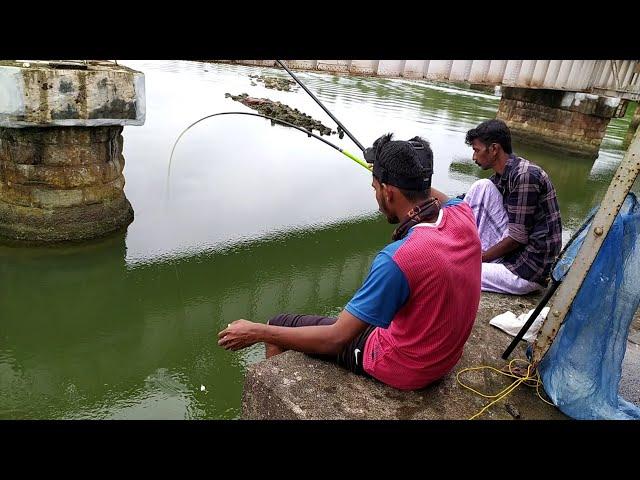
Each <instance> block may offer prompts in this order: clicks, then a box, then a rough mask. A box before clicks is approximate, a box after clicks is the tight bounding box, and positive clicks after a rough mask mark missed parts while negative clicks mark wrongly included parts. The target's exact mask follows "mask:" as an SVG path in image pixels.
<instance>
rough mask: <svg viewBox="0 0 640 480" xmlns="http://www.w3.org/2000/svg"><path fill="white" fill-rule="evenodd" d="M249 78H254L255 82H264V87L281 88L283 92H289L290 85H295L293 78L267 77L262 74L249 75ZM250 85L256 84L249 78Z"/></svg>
mask: <svg viewBox="0 0 640 480" xmlns="http://www.w3.org/2000/svg"><path fill="white" fill-rule="evenodd" d="M249 78H254V79H255V81H257V82H262V83H264V86H265V87H266V88H271V89H273V90H281V91H284V92H290V91H291V87H295V86H296V82H294V81H293V80H289V79H288V78H278V77H267V76H264V77H263V76H262V75H249ZM251 85H256V83H255V82H254V81H253V80H251Z"/></svg>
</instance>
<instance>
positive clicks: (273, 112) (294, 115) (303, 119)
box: [224, 93, 343, 138]
mask: <svg viewBox="0 0 640 480" xmlns="http://www.w3.org/2000/svg"><path fill="white" fill-rule="evenodd" d="M224 96H225V97H226V98H231V99H232V100H235V101H236V102H240V103H242V104H243V105H246V106H247V107H249V108H252V109H253V110H257V111H258V112H260V113H261V114H262V115H266V116H268V117H273V118H276V119H278V120H282V121H285V122H289V123H292V124H294V125H297V126H299V127H302V128H304V129H306V130H308V131H310V132H313V130H317V131H318V132H319V133H320V135H331V134H332V133H333V134H335V133H336V132H334V131H332V130H331V129H330V128H329V127H327V126H325V125H323V124H322V123H320V122H319V121H317V120H314V119H313V118H311V117H310V116H309V115H307V114H304V113H302V112H301V111H300V110H298V109H297V108H291V107H290V106H288V105H285V104H284V103H280V102H274V101H273V100H269V99H268V98H255V97H250V96H249V95H248V94H246V93H241V94H240V95H231V94H230V93H225V94H224ZM272 123H273V122H272ZM340 133H341V134H342V135H343V132H340ZM342 135H340V138H342Z"/></svg>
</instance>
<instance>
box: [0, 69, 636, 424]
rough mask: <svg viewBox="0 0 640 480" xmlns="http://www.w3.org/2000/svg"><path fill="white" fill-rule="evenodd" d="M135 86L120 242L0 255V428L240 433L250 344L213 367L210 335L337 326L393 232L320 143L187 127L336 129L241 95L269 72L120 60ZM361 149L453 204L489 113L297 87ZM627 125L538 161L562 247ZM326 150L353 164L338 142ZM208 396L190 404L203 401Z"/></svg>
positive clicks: (463, 105)
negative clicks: (401, 162) (376, 145)
mask: <svg viewBox="0 0 640 480" xmlns="http://www.w3.org/2000/svg"><path fill="white" fill-rule="evenodd" d="M126 64H127V65H128V66H131V67H133V68H136V69H138V70H141V71H143V72H144V73H145V76H146V108H147V121H146V123H145V125H144V126H142V127H126V128H125V131H124V139H125V141H124V155H125V158H126V162H127V163H126V166H125V177H126V180H127V184H126V187H125V191H126V193H127V196H128V198H129V200H130V201H131V203H132V205H133V208H134V210H135V215H136V217H135V221H134V222H133V223H132V224H131V225H130V226H129V228H128V229H127V231H126V232H123V233H121V234H118V235H115V236H112V237H110V238H107V239H103V240H99V241H95V242H91V243H90V244H86V245H82V246H58V247H48V248H16V247H0V283H1V285H2V287H3V288H2V289H1V290H0V418H4V419H14V418H48V419H57V418H108V419H114V418H115V419H119V418H129V419H147V418H149V419H150V418H154V419H157V418H159V419H182V418H207V419H216V418H237V417H238V416H239V414H240V397H241V392H242V383H243V380H244V372H245V369H246V367H247V365H249V364H251V363H253V362H256V361H258V360H260V359H261V358H263V355H264V348H263V347H262V345H255V346H253V347H251V348H249V349H247V350H244V351H241V352H226V351H224V350H222V349H220V348H219V347H217V345H216V333H217V332H218V331H219V330H220V329H222V328H223V327H224V326H225V325H226V324H227V323H229V322H230V321H232V320H235V319H237V318H248V319H254V320H259V321H266V320H267V319H268V318H269V317H270V316H273V315H275V314H277V313H281V312H300V313H318V314H327V315H332V314H333V315H334V314H337V313H338V312H340V310H341V309H342V307H343V306H344V304H345V303H346V302H347V301H348V300H349V298H350V297H351V295H352V293H353V292H354V291H355V289H357V288H358V286H359V285H360V283H361V281H362V279H363V278H364V276H365V275H366V273H367V271H368V267H369V264H370V262H371V260H372V259H373V257H374V255H375V254H376V252H377V251H378V250H379V249H380V248H382V246H384V244H385V243H386V242H388V241H389V237H390V233H391V230H392V227H391V226H390V225H388V224H387V223H386V222H385V221H384V220H383V219H382V218H380V216H379V215H378V214H377V205H376V203H375V199H374V196H373V190H372V189H371V186H370V174H369V173H368V172H366V171H365V170H364V169H363V168H362V167H360V166H358V165H356V164H355V163H353V162H351V161H350V160H348V159H347V158H346V157H344V156H342V155H340V154H339V153H337V152H335V151H333V150H332V149H330V148H328V147H327V146H325V145H323V144H322V143H320V142H317V141H316V140H313V139H309V138H308V137H306V136H305V135H303V134H300V133H298V132H294V131H292V130H289V129H286V128H284V127H280V126H271V125H270V124H269V122H268V121H265V120H262V119H257V118H251V117H224V119H221V118H220V117H218V119H212V120H209V121H205V122H202V124H199V125H198V126H196V127H194V128H193V129H192V130H191V131H189V132H188V133H187V134H186V135H185V136H184V137H183V139H182V140H181V142H180V143H179V144H178V147H177V148H176V153H175V157H174V160H173V164H172V166H171V174H170V177H169V178H168V180H167V168H168V157H169V153H170V151H171V147H172V145H173V142H174V141H175V139H176V137H177V136H178V134H179V133H180V132H181V131H182V130H183V129H184V128H185V127H186V126H187V125H189V124H190V123H192V122H194V121H195V120H197V119H198V118H200V117H202V116H204V115H207V114H211V113H215V112H219V111H225V110H237V111H249V110H248V109H247V108H246V107H244V106H242V105H240V104H238V103H236V102H233V101H232V100H230V99H226V98H225V97H224V94H225V93H227V92H228V93H232V94H238V93H243V92H247V93H249V94H250V95H252V96H257V97H269V98H271V99H274V100H280V101H283V102H285V103H287V104H289V105H291V106H293V107H296V108H299V109H300V110H302V111H304V112H306V113H309V114H311V115H312V116H314V117H315V118H318V119H320V120H322V121H323V123H325V124H327V125H331V126H333V124H332V123H331V120H330V119H328V118H327V117H326V116H325V115H324V114H323V112H322V111H321V110H320V108H319V107H318V106H317V105H315V104H314V103H313V101H312V100H311V99H310V98H309V97H308V96H307V95H306V94H305V93H304V92H303V91H301V90H299V91H297V92H291V93H289V92H278V91H272V90H267V89H265V88H264V87H263V86H262V85H261V84H259V85H257V86H251V85H250V79H249V78H248V75H249V74H256V73H257V74H271V75H277V76H284V75H283V72H281V71H277V70H272V69H262V68H250V67H238V66H230V65H207V64H200V63H196V62H175V61H174V62H126ZM299 76H300V77H301V78H302V79H303V81H304V82H305V84H307V85H308V87H309V88H310V89H311V90H312V91H313V92H314V93H315V94H316V95H317V96H318V97H319V98H320V99H321V100H322V101H323V103H325V104H326V105H327V107H328V108H329V109H330V110H331V111H332V112H333V113H334V115H336V116H337V117H338V118H339V119H340V120H341V121H342V122H343V123H344V124H345V125H346V126H347V128H348V129H349V130H350V131H351V132H352V133H353V134H354V135H355V136H356V137H357V138H358V139H359V140H360V141H361V142H362V143H363V144H370V143H371V142H372V141H373V140H374V139H375V138H377V137H378V136H379V135H380V134H382V133H385V132H388V131H393V132H396V134H397V137H398V138H409V137H411V136H413V135H416V134H417V135H422V136H424V137H425V138H427V139H428V140H429V141H430V142H431V144H432V148H433V150H434V154H435V175H434V180H433V183H434V186H436V187H437V188H439V189H441V190H443V191H445V192H446V193H449V194H452V195H453V194H459V193H462V192H464V191H465V190H466V188H468V186H469V185H470V184H471V183H472V182H473V181H475V180H476V179H478V178H481V177H486V176H488V172H480V171H479V169H478V168H477V167H476V166H475V165H474V164H473V162H472V161H471V158H470V157H471V150H470V149H469V148H468V147H467V146H466V145H464V141H463V140H464V134H465V132H466V130H467V129H469V128H471V127H473V126H475V124H477V123H479V122H480V121H482V120H484V119H486V118H492V117H494V115H495V111H496V110H497V106H498V101H499V98H498V97H496V96H493V95H490V94H485V93H480V92H478V91H468V90H464V89H462V88H458V87H453V86H451V85H435V86H425V85H424V84H418V83H416V82H410V81H402V80H384V79H362V78H350V77H341V76H334V75H325V74H319V73H300V74H299ZM630 113H631V112H629V113H628V115H627V117H626V118H624V119H616V120H613V121H612V122H611V124H610V127H609V130H608V132H607V137H606V138H605V141H604V142H603V145H602V149H601V152H600V156H599V158H598V159H597V160H595V161H587V160H584V159H577V158H572V157H566V156H563V155H558V154H555V153H550V152H547V151H545V150H544V149H543V148H540V147H526V146H523V145H518V144H516V145H515V148H516V153H518V154H519V155H522V156H525V157H527V158H529V159H531V160H533V161H535V162H537V163H538V164H540V165H541V166H543V167H544V168H545V169H546V170H547V172H548V173H549V175H550V176H551V179H552V181H553V182H554V184H555V186H556V188H557V191H558V197H559V201H560V205H561V211H562V216H563V221H564V222H563V223H564V226H565V227H566V231H565V233H564V237H565V240H566V239H567V238H568V237H569V235H570V233H571V231H572V230H573V229H575V228H576V227H577V226H578V225H579V224H580V223H581V219H582V218H583V217H584V216H585V215H586V213H587V212H588V211H589V210H590V208H591V207H592V206H593V205H595V204H596V203H597V202H598V201H599V200H600V199H601V198H602V196H603V195H604V192H605V190H606V188H607V186H608V182H609V180H610V178H611V176H612V174H613V171H614V170H615V168H616V166H617V164H618V163H619V162H620V160H621V158H622V154H623V152H622V151H621V144H622V139H623V138H624V135H625V132H626V127H627V125H628V122H629V118H630ZM331 140H332V141H333V142H335V143H337V144H339V145H341V146H343V147H344V148H347V149H348V150H350V151H352V152H354V153H357V152H358V149H357V147H355V146H354V145H353V144H352V143H351V142H350V140H349V139H348V138H347V137H346V136H345V138H344V139H343V140H340V139H338V138H337V136H332V137H331ZM203 386H204V390H202V387H203Z"/></svg>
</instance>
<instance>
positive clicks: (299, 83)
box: [276, 60, 365, 152]
mask: <svg viewBox="0 0 640 480" xmlns="http://www.w3.org/2000/svg"><path fill="white" fill-rule="evenodd" d="M276 62H278V64H279V65H280V66H281V67H282V68H284V69H285V70H286V71H287V73H288V74H289V75H291V77H292V78H293V79H294V80H295V81H296V82H297V83H298V85H300V86H301V87H302V88H303V89H304V91H305V92H307V93H308V94H309V95H310V96H311V98H313V99H314V100H315V101H316V103H317V104H318V105H320V107H321V108H322V109H323V110H324V111H325V112H326V113H327V115H329V116H330V117H331V119H332V120H333V121H334V122H336V123H337V124H338V126H339V127H340V129H341V130H343V131H344V133H346V134H347V135H348V136H349V138H350V139H351V140H353V143H355V144H356V145H357V146H358V148H359V149H360V150H362V151H363V152H364V150H365V149H364V147H363V146H362V144H361V143H360V142H359V141H358V140H356V137H354V136H353V135H351V132H350V131H349V130H347V129H346V128H345V126H344V125H343V124H342V123H340V120H338V119H337V118H336V117H334V116H333V114H332V113H331V112H330V111H329V109H328V108H327V107H325V106H324V105H323V104H322V102H321V101H320V100H318V99H317V98H316V96H315V95H314V94H313V93H311V91H310V90H309V89H308V88H307V87H305V85H304V84H303V83H302V82H301V81H300V80H299V79H298V77H296V76H295V75H294V74H293V72H292V71H291V70H289V69H288V68H287V67H286V66H285V64H284V63H282V62H281V61H280V60H276Z"/></svg>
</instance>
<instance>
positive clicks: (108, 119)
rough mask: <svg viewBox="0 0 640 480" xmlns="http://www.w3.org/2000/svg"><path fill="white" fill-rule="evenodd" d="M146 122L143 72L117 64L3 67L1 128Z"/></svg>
mask: <svg viewBox="0 0 640 480" xmlns="http://www.w3.org/2000/svg"><path fill="white" fill-rule="evenodd" d="M144 121H145V91H144V74H143V73H141V72H138V71H136V70H132V69H130V68H127V67H123V66H121V65H115V64H114V63H111V62H96V61H90V62H88V63H84V62H79V61H76V62H58V63H52V62H48V61H6V60H5V61H1V62H0V127H10V128H22V127H42V126H64V127H71V126H84V127H95V126H105V125H142V124H144Z"/></svg>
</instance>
